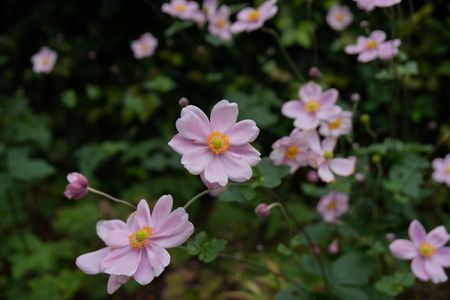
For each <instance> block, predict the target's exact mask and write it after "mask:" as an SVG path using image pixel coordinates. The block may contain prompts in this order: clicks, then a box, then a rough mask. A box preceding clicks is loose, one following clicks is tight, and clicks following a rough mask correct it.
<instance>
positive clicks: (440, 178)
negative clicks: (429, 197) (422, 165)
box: [432, 154, 450, 187]
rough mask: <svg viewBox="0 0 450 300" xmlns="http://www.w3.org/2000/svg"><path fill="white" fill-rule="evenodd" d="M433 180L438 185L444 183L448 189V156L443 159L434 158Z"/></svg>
mask: <svg viewBox="0 0 450 300" xmlns="http://www.w3.org/2000/svg"><path fill="white" fill-rule="evenodd" d="M433 169H434V171H433V175H432V176H433V180H434V181H436V182H439V183H445V184H446V185H447V186H448V187H450V154H447V155H446V156H445V158H435V159H434V160H433Z"/></svg>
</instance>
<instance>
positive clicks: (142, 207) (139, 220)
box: [118, 199, 150, 275]
mask: <svg viewBox="0 0 450 300" xmlns="http://www.w3.org/2000/svg"><path fill="white" fill-rule="evenodd" d="M148 224H150V208H149V207H148V203H147V201H145V200H144V199H142V200H141V201H139V203H138V206H137V209H136V212H135V213H134V214H133V218H132V222H131V224H130V225H131V229H132V230H133V231H136V230H139V229H141V228H142V227H144V226H148ZM118 275H120V274H118ZM124 275H125V274H124Z"/></svg>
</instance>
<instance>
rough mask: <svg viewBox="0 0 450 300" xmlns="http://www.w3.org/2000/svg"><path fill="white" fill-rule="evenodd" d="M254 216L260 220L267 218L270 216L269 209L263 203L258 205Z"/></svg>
mask: <svg viewBox="0 0 450 300" xmlns="http://www.w3.org/2000/svg"><path fill="white" fill-rule="evenodd" d="M255 214H256V215H257V216H258V217H260V218H263V219H264V218H267V217H268V216H270V207H269V205H267V204H265V203H261V204H258V206H256V208H255Z"/></svg>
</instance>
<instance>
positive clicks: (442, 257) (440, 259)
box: [433, 247, 450, 268]
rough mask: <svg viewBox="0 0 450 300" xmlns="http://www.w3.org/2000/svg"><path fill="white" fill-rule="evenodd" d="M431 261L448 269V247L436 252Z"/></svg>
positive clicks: (449, 265) (449, 251)
mask: <svg viewBox="0 0 450 300" xmlns="http://www.w3.org/2000/svg"><path fill="white" fill-rule="evenodd" d="M433 259H434V260H435V261H436V263H438V264H439V265H441V266H443V267H445V268H450V247H443V248H440V249H437V250H436V254H435V255H434V256H433Z"/></svg>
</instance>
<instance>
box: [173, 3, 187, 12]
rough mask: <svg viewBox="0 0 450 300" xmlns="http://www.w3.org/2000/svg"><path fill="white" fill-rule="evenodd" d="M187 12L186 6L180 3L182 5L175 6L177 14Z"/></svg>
mask: <svg viewBox="0 0 450 300" xmlns="http://www.w3.org/2000/svg"><path fill="white" fill-rule="evenodd" d="M185 10H186V6H185V5H184V4H181V3H180V4H177V5H175V11H176V12H179V13H182V12H184V11H185Z"/></svg>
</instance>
